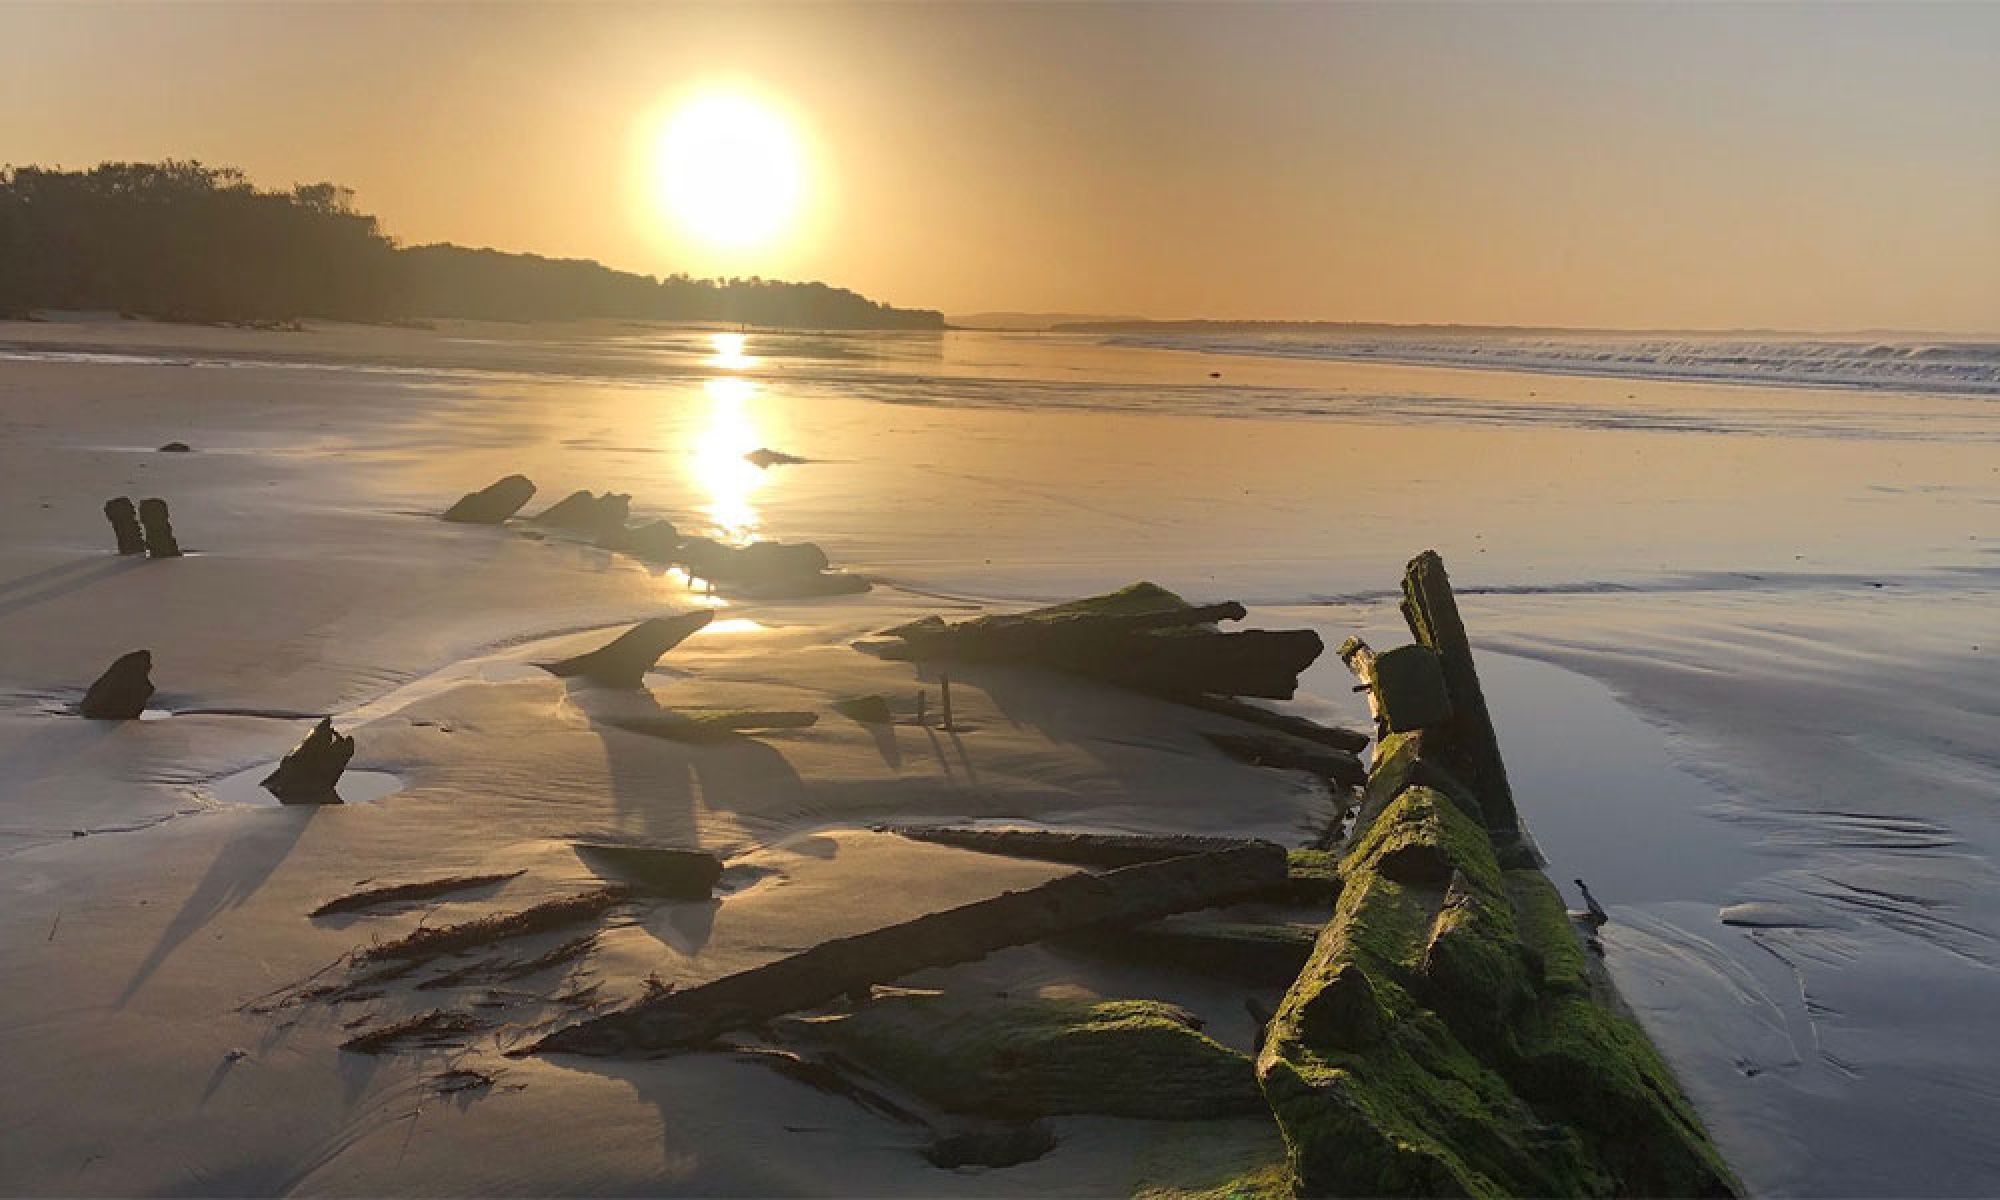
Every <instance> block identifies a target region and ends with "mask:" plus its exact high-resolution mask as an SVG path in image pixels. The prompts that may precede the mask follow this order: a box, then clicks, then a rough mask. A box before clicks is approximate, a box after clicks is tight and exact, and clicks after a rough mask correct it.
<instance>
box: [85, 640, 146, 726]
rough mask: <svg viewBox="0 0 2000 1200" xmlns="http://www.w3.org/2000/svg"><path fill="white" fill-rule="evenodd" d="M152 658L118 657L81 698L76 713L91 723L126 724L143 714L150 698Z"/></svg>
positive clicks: (141, 652) (137, 653)
mask: <svg viewBox="0 0 2000 1200" xmlns="http://www.w3.org/2000/svg"><path fill="white" fill-rule="evenodd" d="M152 670H153V655H152V652H151V651H149V650H134V651H132V652H131V653H130V654H121V655H119V656H118V658H117V661H115V662H113V663H112V664H111V666H110V667H108V668H106V669H105V672H104V674H102V675H99V676H98V677H97V682H95V683H93V684H91V685H90V689H89V690H88V691H86V692H84V694H83V702H82V703H81V704H79V705H77V711H78V712H80V713H82V714H83V715H84V716H86V717H89V718H91V719H92V720H94V721H130V720H133V719H134V718H136V717H138V715H139V714H140V713H142V712H145V711H146V701H148V700H151V699H152V698H153V680H152V678H151V675H152Z"/></svg>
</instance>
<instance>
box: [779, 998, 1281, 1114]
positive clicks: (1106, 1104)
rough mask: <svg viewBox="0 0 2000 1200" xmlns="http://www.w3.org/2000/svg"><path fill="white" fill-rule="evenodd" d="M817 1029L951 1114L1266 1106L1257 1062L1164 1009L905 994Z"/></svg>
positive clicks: (1178, 1012)
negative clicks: (1258, 1086) (1254, 1063)
mask: <svg viewBox="0 0 2000 1200" xmlns="http://www.w3.org/2000/svg"><path fill="white" fill-rule="evenodd" d="M810 1024H811V1027H812V1028H813V1030H814V1032H815V1034H816V1035H818V1036H823V1037H825V1038H826V1039H827V1040H828V1041H830V1042H831V1043H832V1044H833V1045H835V1046H837V1047H838V1048H840V1049H841V1051H842V1052H844V1053H845V1054H847V1055H848V1056H850V1057H852V1058H853V1059H855V1060H856V1061H857V1062H859V1063H861V1064H862V1065H863V1066H865V1067H867V1068H868V1069H869V1070H871V1071H873V1072H874V1073H876V1074H878V1075H881V1076H883V1077H884V1078H887V1079H890V1080H893V1081H894V1082H896V1083H898V1084H900V1085H902V1086H904V1087H907V1088H909V1089H910V1090H911V1091H913V1092H915V1093H916V1094H918V1095H920V1096H922V1097H923V1098H924V1099H926V1100H928V1101H930V1102H931V1103H933V1104H935V1105H937V1106H938V1107H940V1108H942V1109H944V1110H946V1111H947V1112H957V1113H977V1114H980V1115H983V1116H992V1117H1007V1118H1015V1119H1030V1118H1035V1117H1045V1116H1057V1115H1060V1114H1065V1113H1095V1114H1100V1115H1105V1116H1118V1117H1142V1118H1148V1119H1158V1120H1184V1119H1190V1118H1201V1117H1217V1116H1229V1115H1234V1114H1239V1113H1252V1112H1257V1111H1260V1110H1261V1109H1262V1108H1263V1105H1264V1101H1263V1097H1262V1095H1261V1094H1260V1093H1259V1092H1258V1088H1257V1078H1256V1074H1255V1072H1254V1070H1253V1069H1252V1066H1251V1062H1250V1060H1249V1058H1247V1057H1245V1056H1244V1055H1242V1054H1240V1053H1238V1052H1237V1051H1235V1050H1231V1049H1230V1048H1229V1047H1227V1046H1224V1045H1222V1044H1221V1043H1219V1042H1217V1041H1215V1040H1214V1039H1212V1038H1209V1037H1208V1036H1206V1035H1205V1034H1203V1033H1202V1032H1201V1030H1200V1028H1199V1022H1197V1021H1196V1020H1195V1019H1194V1018H1193V1017H1192V1016H1190V1015H1189V1014H1188V1013H1187V1012H1185V1011H1183V1010H1182V1009H1179V1008H1176V1007H1175V1006H1173V1005H1171V1004H1162V1003H1159V1002H1158V1001H1152V1000H993V999H979V1000H966V999H959V998H953V997H949V996H941V995H902V996H889V997H882V998H878V999H876V1000H874V1001H872V1002H870V1003H868V1004H866V1005H863V1006H862V1007H860V1008H858V1009H856V1010H855V1011H854V1012H853V1013H851V1014H848V1015H845V1016H841V1017H835V1018H823V1019H820V1020H816V1021H813V1022H811V1023H810Z"/></svg>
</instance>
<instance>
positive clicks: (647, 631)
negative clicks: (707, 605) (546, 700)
mask: <svg viewBox="0 0 2000 1200" xmlns="http://www.w3.org/2000/svg"><path fill="white" fill-rule="evenodd" d="M714 619H715V612H714V611H713V610H712V609H701V610H698V611H696V612H691V613H682V614H680V615H679V616H676V617H654V618H653V619H652V620H650V621H641V622H640V623H639V624H637V625H634V626H633V627H632V628H630V629H628V630H626V631H625V632H624V633H621V634H619V635H618V636H617V637H616V638H614V639H612V640H611V641H610V642H609V643H607V644H605V645H603V646H600V647H599V648H597V649H595V650H592V651H591V652H590V653H588V654H579V655H577V656H576V657H575V658H565V659H563V660H562V661H561V662H552V663H537V664H535V665H537V666H539V667H541V669H542V670H544V671H547V672H548V673H549V674H551V675H561V676H565V677H567V676H572V675H581V676H583V677H585V678H586V679H589V680H592V681H593V682H596V683H601V684H603V685H604V686H606V687H638V686H639V682H640V680H642V679H644V678H645V676H646V672H647V671H650V670H652V668H653V664H654V663H656V662H658V661H660V656H661V655H662V654H665V653H666V652H667V651H669V650H671V649H673V648H674V647H675V646H678V645H680V644H681V643H682V642H684V641H686V640H688V638H690V637H692V636H694V634H695V633H696V632H697V631H699V630H701V629H703V628H704V627H706V626H707V625H708V623H709V622H710V621H712V620H714Z"/></svg>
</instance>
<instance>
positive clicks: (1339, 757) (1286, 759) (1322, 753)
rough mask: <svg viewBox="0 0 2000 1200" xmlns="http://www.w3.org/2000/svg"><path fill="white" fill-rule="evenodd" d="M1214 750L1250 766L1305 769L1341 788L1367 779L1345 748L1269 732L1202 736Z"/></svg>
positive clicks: (1366, 775)
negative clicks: (1335, 747) (1322, 744)
mask: <svg viewBox="0 0 2000 1200" xmlns="http://www.w3.org/2000/svg"><path fill="white" fill-rule="evenodd" d="M1201 736H1202V737H1203V738H1205V739H1207V740H1208V743H1209V744H1210V745H1212V746H1214V747H1215V748H1216V749H1217V750H1220V751H1222V752H1223V753H1224V754H1227V755H1229V756H1230V757H1231V758H1234V759H1236V760H1238V761H1240V762H1246V763H1249V764H1250V765H1251V766H1253V767H1275V768H1277V769H1279V770H1288V771H1305V772H1308V773H1310V774H1313V775H1318V776H1320V777H1321V778H1323V779H1331V780H1332V781H1333V782H1335V783H1337V784H1340V785H1341V786H1342V787H1354V786H1355V785H1357V784H1359V783H1361V782H1362V781H1363V780H1365V779H1367V778H1368V772H1367V770H1366V769H1365V768H1363V767H1362V765H1361V760H1360V759H1358V758H1356V757H1354V755H1353V754H1351V753H1349V752H1348V751H1346V750H1336V749H1334V748H1332V747H1331V746H1321V745H1317V744H1315V743H1311V742H1301V741H1298V740H1295V739H1293V738H1289V737H1285V736H1282V735H1279V734H1270V733H1211V732H1207V731H1204V732H1203V733H1202V735H1201Z"/></svg>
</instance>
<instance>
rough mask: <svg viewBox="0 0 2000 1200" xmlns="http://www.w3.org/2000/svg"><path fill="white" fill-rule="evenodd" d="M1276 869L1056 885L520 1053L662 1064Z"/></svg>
mask: <svg viewBox="0 0 2000 1200" xmlns="http://www.w3.org/2000/svg"><path fill="white" fill-rule="evenodd" d="M1285 870H1286V858H1285V851H1284V849H1283V847H1280V846H1275V845H1271V844H1269V843H1262V842H1253V843H1250V844H1247V845H1243V846H1237V847H1233V848H1231V849H1228V850H1221V851H1217V852H1214V853H1209V854H1191V855H1186V856H1183V857H1179V858H1171V859H1166V860H1164V861H1161V862H1151V863H1143V864H1140V865H1138V866H1132V867H1125V868H1123V869H1121V870H1116V871H1107V872H1105V873H1104V874H1102V875H1068V876H1064V877H1063V878H1061V879H1056V880H1052V881H1050V882H1048V883H1045V884H1042V885H1041V886H1040V887H1033V888H1028V889H1026V890H1025V891H1019V892H1008V893H1006V894H1005V895H1002V896H996V897H994V898H993V899H991V900H981V901H979V902H977V903H974V904H967V905H963V906H961V907H958V908H953V909H947V910H946V911H944V912H938V913H931V914H930V915H928V916H923V917H918V918H917V919H916V920H914V921H905V922H903V923H901V924H898V925H891V926H888V927H887V928H884V929H877V930H874V931H872V932H869V933H863V934H859V935H857V936H854V937H847V938H839V939H836V940H834V941H831V942H824V943H822V944H820V945H818V946H815V947H813V948H812V949H810V950H807V951H805V952H804V953H802V954H794V955H791V956H789V957H786V958H781V959H778V960H777V961H776V962H772V963H768V964H766V965H764V966H761V967H753V968H751V969H750V970H747V971H740V972H738V973H736V974H734V975H726V976H724V977H723V978H721V979H717V980H714V981H713V982H710V983H704V984H700V985H697V986H695V987H691V988H686V989H683V990H675V991H671V992H667V993H665V994H664V995H655V996H651V997H648V998H647V999H644V1000H641V1001H639V1002H638V1003H636V1004H634V1005H632V1006H631V1007H629V1008H624V1009H620V1010H619V1011H617V1012H612V1013H607V1014H605V1015H603V1016H600V1017H593V1018H591V1019H589V1020H587V1021H583V1022H581V1023H579V1024H576V1025H572V1026H569V1027H568V1028H566V1029H559V1030H557V1031H556V1032H555V1033H552V1034H550V1035H549V1036H548V1037H546V1038H543V1039H542V1040H541V1041H539V1042H537V1043H535V1045H534V1046H532V1047H530V1050H529V1052H530V1053H544V1054H546V1053H569V1054H596V1055H609V1056H627V1057H637V1058H646V1057H654V1056H657V1055H661V1054H668V1053H672V1052H673V1051H676V1050H681V1049H687V1048H690V1047H695V1046H701V1045H704V1044H706V1043H708V1042H711V1041H713V1040H714V1039H715V1038H717V1037H719V1036H720V1035H722V1034H724V1033H728V1032H730V1031H732V1030H737V1029H743V1028H746V1027H748V1026H751V1025H756V1024H758V1023H760V1022H763V1021H767V1020H770V1019H772V1018H774V1017H779V1016H783V1015H784V1014H786V1013H789V1012H797V1011H799V1010H800V1009H806V1008H813V1007H816V1006H818V1005H822V1004H826V1003H829V1002H831V1001H834V1000H838V999H839V998H841V997H842V996H847V995H850V994H852V993H855V992H858V991H861V990H862V989H864V988H866V987H868V986H869V985H871V984H876V983H886V982H888V981H890V980H893V979H900V978H902V977H903V976H905V975H908V974H910V973H911V972H913V971H919V970H922V969H923V968H925V967H936V966H946V965H949V964H952V963H960V962H969V961H971V960H973V959H977V958H983V957H985V956H986V955H988V954H991V953H992V952H993V951H995V950H1002V949H1005V948H1007V947H1008V946H1018V945H1021V944H1023V943H1026V942H1036V941H1041V940H1042V939H1043V938H1048V937H1053V936H1055V935H1056V934H1059V933H1069V932H1072V931H1075V930H1079V929H1087V928H1092V927H1095V926H1099V925H1104V924H1111V923H1118V922H1132V921H1145V920H1150V919H1152V918H1154V917H1164V916H1167V915H1169V914H1172V913H1177V912H1186V911H1188V910H1190V909H1196V908H1207V907H1210V906H1212V905H1216V904H1222V903H1226V902H1228V901H1231V900H1235V899H1239V898H1242V897H1246V896H1252V895H1257V894H1259V893H1263V892H1268V891H1270V890H1271V889H1273V888H1275V887H1279V886H1282V885H1283V883H1284V881H1285Z"/></svg>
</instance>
